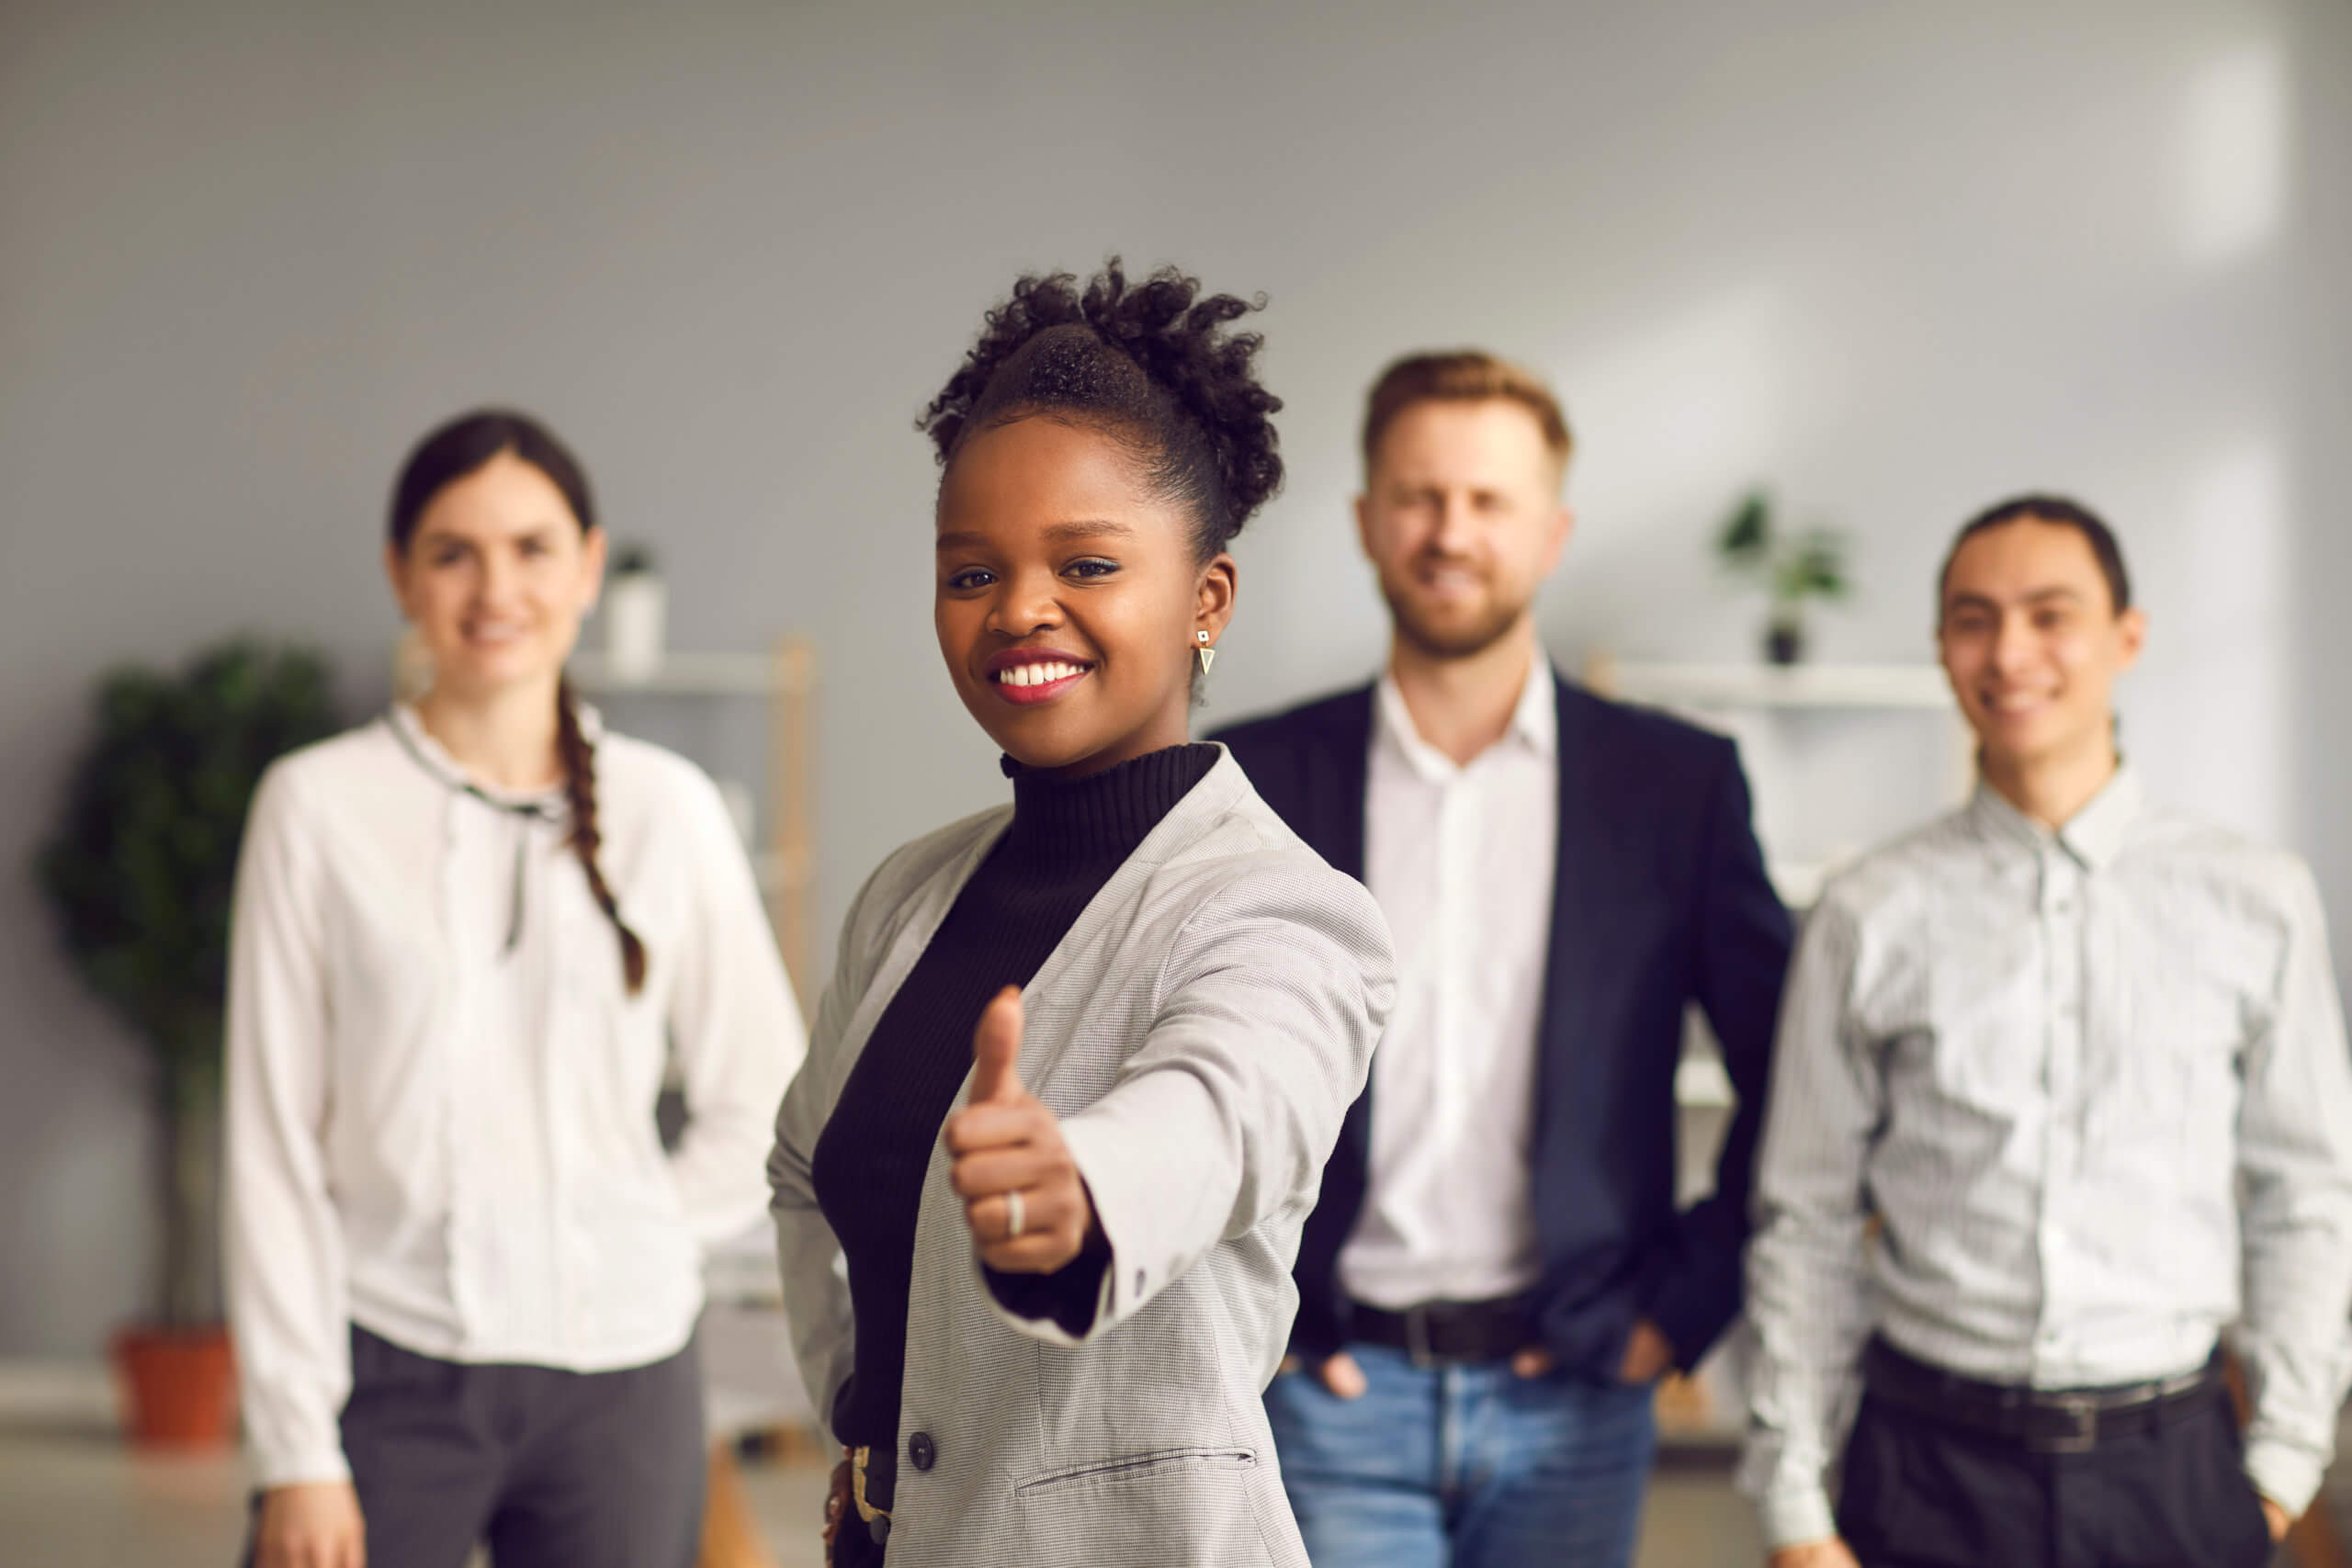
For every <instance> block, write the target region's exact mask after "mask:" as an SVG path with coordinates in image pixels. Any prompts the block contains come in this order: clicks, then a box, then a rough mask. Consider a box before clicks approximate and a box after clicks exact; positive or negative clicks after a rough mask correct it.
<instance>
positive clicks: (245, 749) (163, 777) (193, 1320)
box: [40, 640, 337, 1444]
mask: <svg viewBox="0 0 2352 1568" xmlns="http://www.w3.org/2000/svg"><path fill="white" fill-rule="evenodd" d="M335 728H337V722H336V717H335V712H334V703H333V701H332V699H331V697H330V695H329V682H328V673H327V668H326V665H325V664H324V662H323V661H322V660H320V659H319V658H318V657H317V656H315V655H313V654H311V653H308V652H303V651H300V650H296V649H272V648H269V647H266V646H265V645H263V644H260V643H257V642H254V641H250V640H239V641H234V642H231V643H227V644H224V645H222V646H220V647H217V648H213V649H208V650H206V651H204V652H202V653H199V654H198V656H197V657H196V658H195V659H193V660H190V662H189V663H188V665H187V668H186V669H185V670H183V671H180V672H179V673H177V674H165V673H160V672H156V671H148V670H139V669H126V670H120V671H115V672H113V673H112V674H109V675H108V676H107V678H106V679H105V680H104V681H103V682H101V683H100V686H99V688H98V693H97V703H96V736H95V737H94V738H93V739H92V740H91V742H90V745H89V748H88V750H86V751H85V752H84V753H83V755H82V757H81V758H80V760H79V761H78V762H77V763H76V765H75V766H74V770H73V773H72V775H71V782H70V784H69V785H68V790H67V795H66V803H65V809H64V815H63V819H62V821H61V822H60V823H59V825H58V827H57V829H56V830H55V832H54V833H53V834H52V836H51V838H50V840H49V841H48V842H47V844H46V845H44V846H43V848H42V850H41V852H40V883H41V886H42V888H43V890H44V891H45V892H46V893H47V895H48V897H49V902H50V906H51V910H52V912H53V913H54V915H55V917H56V920H57V929H58V932H59V935H60V938H61V940H62V943H63V946H64V948H65V951H66V953H68V954H69V955H70V956H71V957H72V959H73V961H74V965H75V966H76V967H77V968H78V969H79V970H80V972H81V975H82V977H83V979H84V980H85V982H87V983H88V985H89V986H90V987H91V989H92V990H94V991H96V993H97V995H98V996H99V997H100V998H103V999H104V1000H105V1001H106V1002H107V1004H108V1005H110V1006H111V1007H112V1008H113V1009H114V1010H115V1011H116V1012H117V1013H119V1015H120V1016H121V1017H122V1018H123V1020H124V1021H126V1022H128V1023H129V1024H130V1026H131V1028H132V1030H133V1031H134V1032H136V1034H137V1035H138V1036H139V1038H140V1039H141V1040H143V1041H144V1042H145V1043H147V1044H148V1046H149V1047H150V1048H151V1049H152V1050H153V1053H154V1057H155V1075H154V1079H153V1085H154V1108H155V1114H156V1125H157V1128H158V1132H159V1134H160V1137H161V1158H160V1159H159V1161H158V1163H157V1174H158V1176H159V1178H160V1190H159V1191H158V1193H157V1197H158V1199H159V1205H160V1209H161V1214H162V1219H163V1228H162V1247H161V1256H160V1258H158V1259H157V1269H156V1272H155V1295H154V1297H153V1303H152V1310H153V1318H152V1320H151V1321H149V1322H146V1323H142V1324H140V1325H135V1326H132V1327H130V1328H126V1329H124V1330H123V1331H122V1332H120V1333H119V1335H117V1337H116V1338H115V1341H114V1355H115V1363H116V1368H117V1371H118V1373H119V1380H120V1382H121V1384H122V1387H123V1390H124V1394H125V1403H126V1406H127V1410H126V1415H127V1418H128V1421H127V1424H128V1426H129V1427H130V1431H131V1433H132V1435H133V1436H134V1438H136V1439H137V1440H139V1441H141V1442H145V1443H166V1444H189V1443H208V1442H209V1443H219V1442H225V1441H227V1440H228V1439H229V1438H231V1437H232V1436H233V1434H234V1430H235V1400H234V1379H233V1376H232V1369H231V1364H230V1354H229V1344H228V1336H227V1332H226V1330H225V1329H224V1328H223V1327H222V1325H221V1322H220V1286H219V1275H218V1271H217V1269H216V1268H215V1265H214V1258H215V1256H216V1253H217V1250H218V1247H217V1232H218V1190H219V1179H218V1148H217V1129H218V1127H219V1122H220V1061H221V1032H222V1022H223V1017H224V1013H225V1010H226V1002H227V992H228V948H229V901H230V887H231V884H232V881H233V879H234V877H235V874H236V865H237V851H238V846H239V843H240V841H241V840H242V838H243V832H244V822H245V811H246V807H247V806H248V805H249V804H250V802H251V801H252V798H253V793H254V784H256V783H258V782H259V780H260V777H261V773H262V770H263V769H264V768H265V767H266V766H267V765H268V764H269V762H270V761H271V759H273V758H275V757H277V756H278V755H280V754H281V753H283V752H285V751H288V750H292V749H293V748H295V747H297V746H300V745H302V744H304V743H306V742H308V741H311V740H315V739H320V738H321V737H322V736H326V735H329V734H332V733H333V732H334V729H335Z"/></svg>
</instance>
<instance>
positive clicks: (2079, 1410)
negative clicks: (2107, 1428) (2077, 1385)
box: [2035, 1393, 2098, 1454]
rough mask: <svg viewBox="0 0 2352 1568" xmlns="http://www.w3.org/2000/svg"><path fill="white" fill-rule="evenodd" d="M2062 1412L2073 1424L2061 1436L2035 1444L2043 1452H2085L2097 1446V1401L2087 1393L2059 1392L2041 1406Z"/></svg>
mask: <svg viewBox="0 0 2352 1568" xmlns="http://www.w3.org/2000/svg"><path fill="white" fill-rule="evenodd" d="M2043 1408H2044V1409H2052V1408H2054V1409H2056V1410H2058V1411H2060V1412H2061V1413H2063V1414H2064V1416H2066V1418H2067V1419H2068V1420H2069V1421H2071V1422H2072V1423H2073V1424H2074V1426H2073V1429H2072V1430H2070V1431H2068V1432H2066V1433H2065V1434H2064V1435H2063V1436H2060V1437H2055V1438H2047V1439H2045V1440H2044V1441H2042V1442H2041V1443H2038V1444H2036V1445H2035V1446H2036V1447H2038V1448H2040V1449H2041V1450H2042V1452H2044V1453H2053V1454H2086V1453H2088V1452H2090V1451H2091V1450H2093V1449H2095V1448H2097V1447H2098V1399H2097V1398H2095V1397H2094V1396H2092V1395H2090V1394H2087V1393H2065V1394H2060V1395H2059V1396H2058V1397H2057V1398H2056V1399H2054V1400H2052V1401H2051V1402H2050V1403H2049V1404H2045V1405H2044V1406H2043Z"/></svg>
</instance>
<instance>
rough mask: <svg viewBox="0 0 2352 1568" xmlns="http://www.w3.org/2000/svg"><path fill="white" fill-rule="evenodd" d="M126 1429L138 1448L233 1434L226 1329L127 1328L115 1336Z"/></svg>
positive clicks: (221, 1439)
mask: <svg viewBox="0 0 2352 1568" xmlns="http://www.w3.org/2000/svg"><path fill="white" fill-rule="evenodd" d="M114 1368H115V1382H116V1386H117V1387H118V1388H119V1389H120V1390H121V1393H122V1429H123V1434H124V1436H126V1437H128V1438H130V1440H131V1441H132V1442H133V1443H135V1444H137V1445H138V1446H139V1447H141V1448H171V1449H217V1448H225V1447H227V1446H228V1445H229V1444H231V1443H232V1442H234V1441H235V1440H236V1437H237V1369H236V1362H235V1360H234V1359H232V1356H231V1354H230V1351H229V1331H228V1330H227V1329H226V1328H223V1327H221V1326H220V1325H212V1326H209V1327H204V1328H126V1329H124V1330H122V1332H120V1333H119V1334H117V1335H116V1336H115V1337H114Z"/></svg>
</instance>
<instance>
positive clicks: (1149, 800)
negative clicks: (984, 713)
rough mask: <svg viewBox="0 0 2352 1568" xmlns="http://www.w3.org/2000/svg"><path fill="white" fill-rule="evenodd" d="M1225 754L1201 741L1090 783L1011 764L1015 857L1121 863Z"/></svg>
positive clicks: (1010, 839)
mask: <svg viewBox="0 0 2352 1568" xmlns="http://www.w3.org/2000/svg"><path fill="white" fill-rule="evenodd" d="M1219 750H1220V749H1219V748H1218V747H1216V746H1211V745H1207V744H1204V743H1201V742H1194V743H1193V744H1189V745H1184V746H1170V747H1167V748H1165V749H1164V750H1158V751H1147V752H1145V753H1144V754H1143V755H1142V756H1140V757H1135V758H1131V759H1129V760H1128V761H1124V762H1121V763H1119V764H1118V765H1117V766H1115V767H1110V768H1105V769H1103V771H1102V772H1101V773H1089V774H1087V775H1086V776H1085V777H1083V778H1075V779H1065V778H1057V777H1054V776H1053V775H1051V774H1047V773H1036V772H1034V771H1032V770H1031V769H1028V768H1024V767H1023V766H1022V765H1021V764H1020V763H1019V762H1016V761H1013V760H1012V758H1010V757H1007V758H1005V759H1004V760H1003V761H1002V763H1001V766H1002V768H1003V769H1004V773H1005V776H1006V777H1007V778H1010V779H1011V780H1012V827H1010V828H1009V829H1006V830H1005V835H1004V847H1005V850H1006V852H1008V853H1011V854H1013V855H1017V856H1019V857H1020V858H1022V859H1023V860H1034V861H1053V862H1072V861H1100V860H1111V861H1121V860H1125V859H1126V858H1127V856H1129V855H1131V854H1133V853H1134V852H1135V851H1136V845H1138V844H1140V843H1142V842H1143V841H1144V840H1145V838H1146V837H1147V836H1148V835H1149V834H1150V832H1151V830H1152V829H1154V828H1156V827H1158V826H1159V819H1160V818H1163V817H1165V816H1167V815H1168V813H1169V811H1170V809H1172V808H1173V807H1175V805H1176V803H1177V802H1178V801H1180V800H1182V799H1183V798H1184V796H1185V795H1186V794H1187V793H1189V792H1190V791H1191V789H1192V787H1193V785H1194V784H1198V783H1200V782H1201V780H1202V779H1204V778H1205V777H1206V776H1207V775H1208V771H1209V770H1210V769H1211V768H1213V767H1215V766H1216V760H1217V754H1218V751H1219Z"/></svg>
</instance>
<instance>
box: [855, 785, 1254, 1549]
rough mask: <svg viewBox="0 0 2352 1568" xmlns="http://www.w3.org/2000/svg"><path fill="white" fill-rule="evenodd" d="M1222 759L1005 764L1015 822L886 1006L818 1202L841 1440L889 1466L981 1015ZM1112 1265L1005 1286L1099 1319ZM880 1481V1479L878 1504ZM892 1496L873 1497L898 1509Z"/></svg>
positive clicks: (1005, 1290)
mask: <svg viewBox="0 0 2352 1568" xmlns="http://www.w3.org/2000/svg"><path fill="white" fill-rule="evenodd" d="M1216 758H1217V749H1216V747H1214V746H1199V745H1192V746H1171V747H1169V748H1168V749H1167V750H1160V751H1152V752H1148V753H1146V754H1145V755H1143V756H1141V757H1137V758H1136V759H1134V760H1133V761H1126V762H1122V763H1120V764H1119V765H1118V766H1116V767H1114V768H1106V769H1104V770H1103V772H1102V773H1092V774H1090V775H1088V776H1087V777H1084V778H1079V779H1058V778H1051V777H1047V776H1045V775H1043V774H1039V773H1031V772H1029V771H1027V770H1026V769H1023V768H1022V767H1021V766H1020V765H1019V764H1018V763H1016V762H1013V761H1011V760H1010V759H1007V760H1006V761H1005V764H1004V770H1005V772H1006V773H1008V774H1009V775H1011V777H1012V826H1011V827H1009V828H1007V829H1005V832H1004V836H1003V837H1002V838H1001V839H999V840H997V842H996V845H995V847H994V848H993V849H991V850H990V851H989V856H988V859H987V860H985V861H983V862H982V863H981V864H980V868H979V869H978V871H977V872H975V873H973V874H972V878H971V880H970V881H969V882H967V883H966V884H965V885H964V888H963V891H962V892H961V893H959V894H958V895H956V903H955V906H954V908H950V909H949V910H948V911H947V918H946V919H945V920H944V921H942V922H941V924H940V927H939V930H938V931H937V932H936V933H934V934H933V937H932V939H931V943H930V945H929V946H927V947H925V948H924V949H923V953H922V957H921V958H919V959H917V960H916V961H915V966H914V968H913V969H912V970H911V971H910V973H909V974H908V976H907V977H906V980H905V982H904V983H903V984H901V985H900V986H899V989H898V994H897V995H895V996H893V997H892V998H890V1005H889V1006H888V1008H886V1009H884V1010H883V1013H882V1016H881V1018H880V1019H879V1020H878V1021H876V1023H875V1025H874V1032H873V1034H872V1036H871V1037H869V1038H868V1039H867V1041H866V1043H865V1051H864V1052H863V1053H862V1054H861V1055H859V1057H858V1059H857V1065H856V1066H854V1067H853V1068H852V1069H851V1070H850V1075H849V1081H848V1082H846V1083H844V1084H843V1085H842V1094H841V1099H840V1100H838V1101H837V1102H836V1103H835V1104H834V1106H833V1113H832V1116H831V1119H830V1120H829V1121H827V1122H826V1123H825V1131H824V1134H823V1135H822V1136H820V1138H819V1139H818V1140H817V1154H816V1157H815V1159H814V1161H813V1162H812V1168H811V1174H812V1176H813V1177H814V1179H815V1182H816V1188H817V1201H818V1203H819V1205H820V1207H822V1208H823V1210H824V1212H825V1219H826V1222H827V1223H828V1224H831V1226H832V1229H833V1235H835V1236H836V1237H837V1238H839V1240H840V1242H841V1244H842V1254H843V1256H844V1257H845V1258H847V1260H848V1263H849V1290H850V1305H851V1308H852V1310H853V1311H854V1313H855V1314H856V1322H857V1329H856V1334H857V1338H856V1361H855V1365H854V1371H853V1372H852V1374H851V1377H850V1381H849V1382H848V1384H847V1385H846V1386H844V1387H843V1388H842V1392H841V1394H840V1396H839V1397H838V1398H837V1399H835V1400H834V1402H833V1408H832V1411H831V1416H832V1423H833V1433H834V1435H835V1436H836V1437H838V1438H840V1439H841V1440H842V1442H844V1443H847V1444H850V1445H851V1446H853V1447H855V1446H860V1445H867V1446H871V1447H873V1448H874V1449H875V1450H877V1457H879V1456H880V1455H881V1454H888V1453H890V1452H891V1451H892V1450H894V1449H895V1448H896V1446H897V1443H898V1432H899V1383H900V1382H901V1380H902V1379H903V1377H904V1375H905V1371H906V1356H907V1294H908V1291H909V1289H910V1281H911V1280H912V1277H913V1269H914V1246H915V1214H916V1210H917V1208H918V1206H919V1205H920V1203H921V1201H922V1182H923V1174H924V1172H925V1170H926V1169H927V1168H928V1167H929V1165H930V1162H931V1150H932V1145H933V1143H935V1142H936V1141H937V1140H938V1137H939V1129H940V1124H941V1123H942V1122H944V1121H945V1120H946V1119H947V1116H948V1113H949V1112H950V1111H953V1110H954V1109H955V1100H956V1089H959V1088H960V1087H961V1086H962V1084H963V1082H964V1077H965V1075H966V1074H967V1073H969V1072H970V1071H971V1067H972V1032H973V1030H974V1029H975V1028H977V1027H978V1023H979V1021H980V1010H981V1009H982V1008H984V1007H986V1006H987V1005H988V1002H989V998H991V997H993V996H995V995H996V993H997V992H998V991H999V990H1001V989H1002V988H1003V987H1006V986H1025V985H1027V984H1028V983H1029V981H1030V980H1031V979H1032V978H1033V977H1034V976H1035V975H1036V973H1037V970H1038V968H1039V967H1040V966H1041V965H1043V964H1044V963H1045V962H1046V957H1047V955H1048V954H1050V953H1052V952H1053V951H1054V949H1055V947H1056V946H1057V945H1058V944H1059V942H1061V940H1062V937H1063V935H1064V934H1065V933H1067V932H1068V931H1069V928H1070V927H1071V925H1072V924H1074V923H1075V922H1076V921H1077V919H1078V917H1079V915H1080V912H1081V911H1083V910H1084V909H1085V908H1086V906H1087V903H1088V902H1089V901H1090V900H1091V899H1092V898H1093V897H1094V895H1095V894H1096V893H1098V892H1100V891H1102V888H1103V884H1104V883H1106V882H1108V881H1109V880H1110V879H1111V874H1112V873H1113V872H1114V871H1116V870H1118V868H1119V867H1120V865H1121V864H1122V863H1125V860H1126V858H1127V857H1128V856H1129V855H1131V854H1133V853H1134V852H1135V851H1136V846H1137V845H1138V844H1140V843H1142V842H1143V840H1144V837H1145V835H1147V834H1148V833H1149V832H1150V831H1151V830H1152V829H1153V828H1155V827H1157V826H1158V825H1159V819H1160V818H1163V817H1165V816H1166V815H1167V814H1168V812H1169V809H1170V807H1173V806H1174V805H1175V804H1176V803H1177V802H1178V801H1179V800H1182V798H1183V797H1184V795H1185V794H1186V793H1187V792H1188V791H1190V790H1191V789H1192V787H1193V785H1194V784H1198V783H1200V781H1201V779H1202V778H1203V777H1204V775H1206V773H1208V771H1209V769H1210V768H1211V767H1212V766H1214V765H1215V764H1216ZM1102 1268H1103V1257H1102V1256H1101V1255H1100V1253H1099V1251H1098V1252H1093V1253H1091V1254H1090V1255H1087V1256H1081V1257H1080V1258H1079V1259H1078V1260H1077V1261H1076V1262H1073V1263H1072V1264H1070V1265H1069V1267H1068V1268H1066V1269H1063V1270H1062V1272H1061V1274H1059V1275H1055V1276H1051V1277H1050V1278H1049V1279H1023V1278H1019V1277H1013V1276H993V1277H992V1280H991V1282H992V1284H994V1285H995V1286H996V1288H997V1292H998V1295H999V1297H1000V1299H1004V1300H1006V1301H1007V1302H1008V1304H1010V1305H1012V1307H1013V1308H1014V1310H1016V1311H1021V1312H1024V1313H1030V1314H1033V1315H1036V1316H1051V1315H1057V1313H1056V1308H1057V1306H1058V1304H1059V1303H1060V1302H1061V1300H1062V1299H1063V1298H1064V1297H1070V1298H1075V1297H1076V1296H1079V1295H1081V1294H1082V1295H1083V1297H1084V1305H1085V1309H1086V1314H1088V1315H1089V1316H1091V1313H1092V1310H1093V1301H1094V1294H1095V1292H1094V1289H1093V1285H1094V1284H1095V1283H1096V1282H1099V1279H1100V1275H1101V1272H1102ZM1079 1273H1083V1274H1085V1275H1086V1276H1087V1279H1085V1280H1078V1279H1076V1278H1075V1275H1076V1274H1079ZM1066 1275H1067V1276H1073V1278H1071V1279H1070V1280H1064V1278H1063V1276H1066ZM1056 1282H1059V1283H1061V1284H1065V1285H1071V1286H1082V1287H1084V1288H1083V1289H1082V1290H1080V1289H1069V1290H1062V1289H1056V1288H1054V1287H1055V1284H1056ZM1079 1326H1080V1327H1082V1326H1083V1324H1082V1323H1081V1324H1080V1325H1079ZM878 1479H881V1478H880V1477H877V1476H876V1475H874V1474H872V1473H869V1475H868V1479H867V1491H868V1495H869V1497H872V1496H873V1494H874V1492H875V1491H876V1486H875V1483H876V1480H878ZM885 1484H887V1483H885ZM887 1497H888V1493H887V1492H885V1493H884V1495H883V1496H882V1497H880V1498H875V1499H874V1500H875V1502H876V1506H886V1507H887V1506H888V1502H887Z"/></svg>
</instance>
